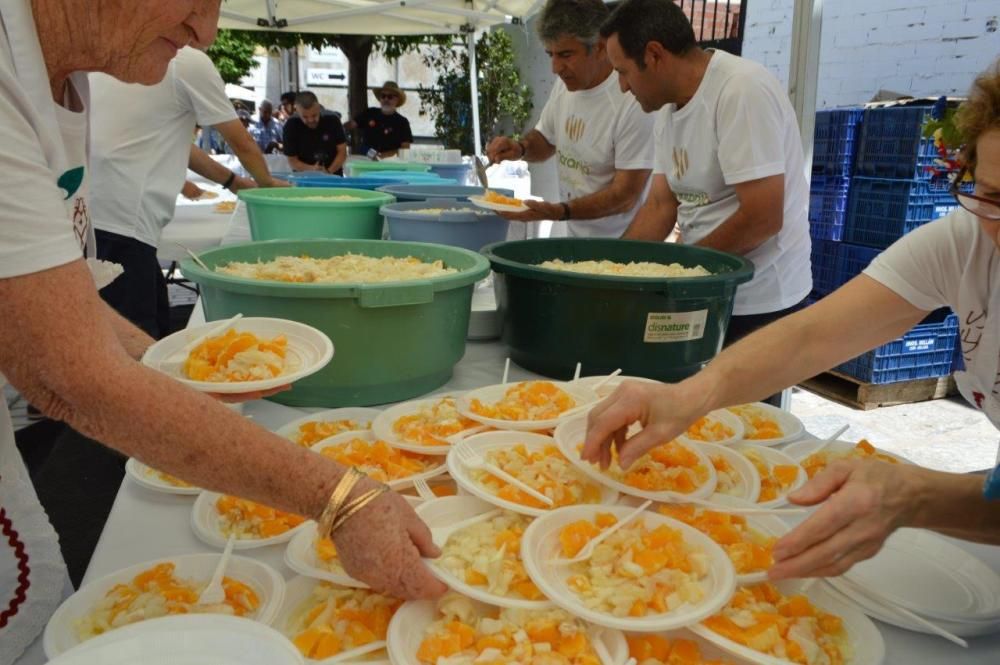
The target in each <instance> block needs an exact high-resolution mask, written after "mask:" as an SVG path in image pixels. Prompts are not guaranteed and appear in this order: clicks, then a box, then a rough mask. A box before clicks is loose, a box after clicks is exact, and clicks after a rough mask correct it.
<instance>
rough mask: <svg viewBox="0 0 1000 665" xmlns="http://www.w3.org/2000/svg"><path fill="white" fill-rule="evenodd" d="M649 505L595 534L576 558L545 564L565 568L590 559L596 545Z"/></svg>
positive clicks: (647, 504)
mask: <svg viewBox="0 0 1000 665" xmlns="http://www.w3.org/2000/svg"><path fill="white" fill-rule="evenodd" d="M651 505H653V502H652V501H648V500H647V501H644V502H643V503H642V505H640V506H639V507H638V508H636V509H635V510H633V511H632V512H630V513H629V514H628V515H626V516H625V517H623V518H622V519H620V520H618V521H617V522H615V523H614V524H612V525H611V526H609V527H608V528H607V529H605V530H604V531H601V532H600V533H599V534H597V535H596V536H594V537H593V538H591V539H590V540H589V541H587V544H586V545H584V546H583V547H582V548H581V549H580V551H579V552H577V553H576V556H574V557H571V558H569V559H549V560H548V561H546V563H551V564H553V565H555V566H566V565H569V564H571V563H579V562H580V561H586V560H587V559H589V558H590V557H592V556H594V550H595V549H596V548H597V546H598V545H600V544H601V543H603V542H604V541H605V540H607V539H608V537H609V536H610V535H611V534H613V533H614V532H615V531H617V530H618V529H620V528H622V527H623V526H625V525H626V524H628V523H629V522H632V521H633V520H635V518H636V517H638V516H639V515H641V514H642V513H643V512H645V510H646V509H647V508H649V507H650V506H651Z"/></svg>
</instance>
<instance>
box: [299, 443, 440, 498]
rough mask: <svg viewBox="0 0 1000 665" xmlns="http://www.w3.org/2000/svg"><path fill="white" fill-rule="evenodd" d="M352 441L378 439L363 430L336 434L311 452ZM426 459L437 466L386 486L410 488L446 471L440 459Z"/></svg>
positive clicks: (388, 483)
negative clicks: (415, 483)
mask: <svg viewBox="0 0 1000 665" xmlns="http://www.w3.org/2000/svg"><path fill="white" fill-rule="evenodd" d="M354 439H362V440H364V441H369V442H375V441H376V440H377V439H378V437H376V436H375V433H374V432H373V431H372V430H365V431H363V432H344V433H343V434H338V435H336V436H331V437H330V438H328V439H323V440H322V441H320V442H319V443H317V444H316V445H314V446H313V447H312V448H311V450H314V451H316V452H320V451H321V450H323V449H324V448H328V447H330V446H336V445H339V444H342V443H346V442H348V441H353V440H354ZM428 457H429V459H431V460H433V461H435V462H437V465H436V466H433V467H431V468H430V469H428V470H427V471H423V472H421V473H415V474H413V475H412V476H406V477H405V478H397V479H396V480H390V481H389V482H387V483H386V485H388V486H389V487H390V488H392V489H394V490H400V489H404V488H407V487H412V486H413V481H415V480H416V479H417V478H423V479H424V480H429V479H430V478H433V477H434V476H438V475H440V474H442V473H444V472H445V471H447V467H446V466H445V464H444V460H442V459H441V458H440V457H436V458H435V457H430V456H428Z"/></svg>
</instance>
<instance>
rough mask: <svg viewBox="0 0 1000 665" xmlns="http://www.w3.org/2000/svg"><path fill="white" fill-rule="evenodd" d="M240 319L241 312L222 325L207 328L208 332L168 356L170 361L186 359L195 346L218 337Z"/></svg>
mask: <svg viewBox="0 0 1000 665" xmlns="http://www.w3.org/2000/svg"><path fill="white" fill-rule="evenodd" d="M242 318H243V314H242V312H241V313H239V314H237V315H236V316H234V317H233V318H231V319H227V320H226V321H223V322H222V323H220V324H219V325H217V326H212V327H211V328H209V329H208V330H206V331H205V332H203V333H202V334H200V335H198V336H197V337H195V338H194V339H192V340H191V341H190V342H188V343H187V344H185V345H184V346H183V347H181V348H180V349H179V350H178V351H176V352H175V353H173V354H172V355H171V356H170V357H171V359H173V358H176V357H177V356H185V357H186V356H187V355H188V354H189V353H191V351H192V349H194V348H195V347H196V346H198V345H199V344H201V343H202V342H204V341H205V340H206V339H208V338H209V337H215V336H216V335H218V334H219V333H221V332H223V331H224V330H226V329H227V328H229V326H231V325H233V324H234V323H236V322H237V321H239V320H240V319H242Z"/></svg>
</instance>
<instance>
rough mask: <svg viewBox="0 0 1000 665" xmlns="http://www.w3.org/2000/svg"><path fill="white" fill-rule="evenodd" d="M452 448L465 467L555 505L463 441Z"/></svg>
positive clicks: (546, 503)
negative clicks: (482, 472)
mask: <svg viewBox="0 0 1000 665" xmlns="http://www.w3.org/2000/svg"><path fill="white" fill-rule="evenodd" d="M453 450H454V451H455V454H456V455H458V460H459V461H460V462H461V463H462V465H463V466H465V467H466V468H469V469H479V470H480V471H485V472H487V473H489V474H490V475H493V476H496V477H497V478H499V479H500V480H503V481H505V482H508V483H510V484H511V485H513V486H514V487H516V488H518V489H519V490H521V491H522V492H524V493H525V494H529V495H531V496H533V497H535V498H536V499H538V500H539V501H541V502H542V503H544V504H545V505H547V506H554V505H555V501H553V500H552V499H550V498H549V497H547V496H545V495H544V494H542V493H541V492H539V491H538V490H536V489H535V488H534V487H532V486H531V485H528V484H527V483H525V482H523V481H521V480H518V479H517V478H515V477H514V476H512V475H510V474H509V473H507V472H506V471H504V470H503V469H501V468H500V467H498V466H497V465H496V464H492V463H490V462H487V461H486V460H485V459H483V457H482V456H481V455H480V454H479V453H478V452H476V451H474V450H473V449H472V448H470V447H469V446H467V445H465V444H464V443H460V444H459V445H457V446H456V447H455V448H453Z"/></svg>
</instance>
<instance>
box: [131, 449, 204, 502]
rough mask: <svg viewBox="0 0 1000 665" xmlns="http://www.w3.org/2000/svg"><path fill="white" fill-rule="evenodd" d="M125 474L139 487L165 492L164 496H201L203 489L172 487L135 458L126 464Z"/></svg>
mask: <svg viewBox="0 0 1000 665" xmlns="http://www.w3.org/2000/svg"><path fill="white" fill-rule="evenodd" d="M125 473H127V474H128V476H129V478H131V479H132V480H134V481H135V482H136V483H138V484H139V485H141V486H143V487H145V488H146V489H148V490H152V491H154V492H163V493H164V494H181V495H185V496H194V495H195V494H201V488H199V487H178V486H177V485H171V484H170V483H168V482H167V481H165V480H163V479H162V478H160V477H159V476H158V475H157V474H156V471H154V470H153V469H151V468H150V467H148V466H146V465H145V464H143V463H142V462H140V461H139V460H137V459H135V458H134V457H130V458H129V459H128V461H127V462H125Z"/></svg>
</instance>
